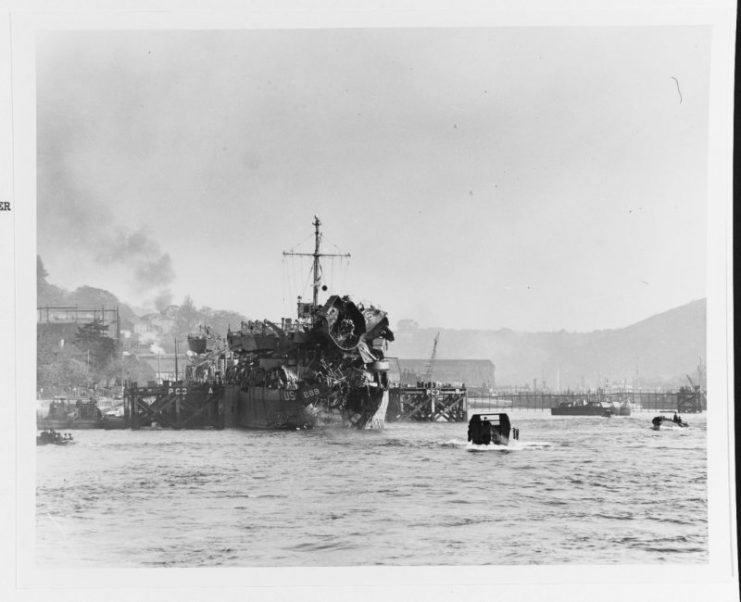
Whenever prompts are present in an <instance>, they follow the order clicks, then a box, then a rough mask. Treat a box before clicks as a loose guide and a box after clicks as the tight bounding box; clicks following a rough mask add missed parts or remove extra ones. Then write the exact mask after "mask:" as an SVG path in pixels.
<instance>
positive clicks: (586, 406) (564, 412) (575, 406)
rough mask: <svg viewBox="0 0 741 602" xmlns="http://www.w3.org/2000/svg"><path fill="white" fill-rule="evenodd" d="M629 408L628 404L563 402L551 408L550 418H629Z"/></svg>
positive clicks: (585, 401)
mask: <svg viewBox="0 0 741 602" xmlns="http://www.w3.org/2000/svg"><path fill="white" fill-rule="evenodd" d="M630 414H631V407H630V404H629V403H628V402H623V403H620V404H615V403H607V402H604V401H587V400H579V401H564V402H562V403H560V404H559V405H558V406H556V407H555V408H551V415H552V416H630Z"/></svg>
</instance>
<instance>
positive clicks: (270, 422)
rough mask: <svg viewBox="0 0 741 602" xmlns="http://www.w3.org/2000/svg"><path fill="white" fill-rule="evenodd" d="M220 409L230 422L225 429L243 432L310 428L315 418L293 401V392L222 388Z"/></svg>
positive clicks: (309, 411)
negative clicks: (231, 427) (222, 405)
mask: <svg viewBox="0 0 741 602" xmlns="http://www.w3.org/2000/svg"><path fill="white" fill-rule="evenodd" d="M224 407H225V411H226V414H227V416H228V415H229V414H230V413H231V414H232V416H231V420H229V422H230V423H231V424H228V425H227V426H233V427H238V428H245V429H269V430H283V429H300V428H312V427H313V426H314V425H315V423H316V415H315V414H314V413H312V412H311V409H310V408H308V407H306V406H304V405H303V404H302V403H300V402H299V401H298V400H297V395H296V392H295V391H291V390H286V389H270V388H267V387H248V388H247V389H246V390H243V389H242V388H241V387H240V386H239V385H226V386H225V387H224Z"/></svg>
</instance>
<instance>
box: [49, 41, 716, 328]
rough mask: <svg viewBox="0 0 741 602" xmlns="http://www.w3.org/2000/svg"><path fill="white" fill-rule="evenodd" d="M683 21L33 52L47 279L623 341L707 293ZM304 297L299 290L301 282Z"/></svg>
mask: <svg viewBox="0 0 741 602" xmlns="http://www.w3.org/2000/svg"><path fill="white" fill-rule="evenodd" d="M709 58H710V32H709V29H707V28H699V27H694V28H692V27H685V28H668V27H667V28H649V27H640V28H638V27H636V28H501V29H489V28H487V29H352V30H351V29H347V30H342V29H339V30H282V31H229V32H224V31H221V32H192V31H191V32H105V33H95V32H93V33H90V32H66V33H59V32H56V33H45V34H42V35H40V37H39V39H38V45H37V93H38V121H37V130H38V250H39V253H40V254H41V256H42V259H43V260H44V263H45V265H46V267H47V270H48V271H49V273H50V280H51V281H52V282H54V283H56V284H59V285H61V286H64V287H67V288H74V287H76V286H79V285H82V284H88V285H92V286H99V287H102V288H106V289H109V290H110V291H111V292H113V293H115V294H116V295H118V296H119V298H121V299H122V300H123V301H126V302H129V303H133V304H135V305H139V306H144V305H147V304H148V305H150V306H151V305H152V304H153V302H154V299H155V298H157V297H160V298H166V297H167V296H168V294H169V295H171V298H172V300H173V302H175V303H179V302H181V301H182V299H183V297H184V296H185V294H190V295H191V296H192V297H193V299H194V301H195V303H196V304H197V305H199V306H201V305H208V306H210V307H212V308H217V309H233V310H237V311H241V312H243V313H244V314H246V315H249V316H251V317H255V318H260V317H267V318H272V319H276V318H279V317H280V316H281V315H292V312H293V302H294V300H295V296H296V295H297V294H300V293H302V292H304V293H305V294H306V295H308V296H310V294H311V291H310V289H309V288H308V285H309V282H310V281H309V279H308V277H307V276H308V272H309V268H310V261H308V260H301V259H284V258H283V256H282V251H284V250H290V249H292V248H295V249H296V250H299V251H304V252H310V251H311V250H312V240H311V236H312V230H313V228H312V224H311V222H312V219H313V216H314V215H315V214H317V215H318V216H319V217H320V219H321V220H322V222H323V230H324V232H325V234H326V239H325V241H324V245H325V250H326V251H328V252H335V253H351V254H352V259H351V260H350V262H349V264H348V265H345V264H343V263H341V262H340V261H339V260H333V261H330V260H327V261H326V262H325V276H327V280H328V282H327V284H328V285H329V286H330V290H331V291H336V292H340V293H349V294H350V295H351V296H353V298H357V299H360V300H365V301H367V302H372V303H374V304H376V305H380V306H381V307H383V308H384V309H386V310H388V311H389V313H390V318H391V322H392V324H395V323H396V322H397V321H398V320H399V319H405V318H411V319H415V320H417V321H418V322H419V323H420V324H421V325H423V326H440V327H449V328H500V327H509V328H514V329H517V330H528V331H536V330H560V329H562V328H563V329H567V330H581V331H587V330H592V329H599V328H613V327H621V326H625V325H628V324H630V323H632V322H635V321H638V320H640V319H643V318H646V317H648V316H650V315H652V314H654V313H658V312H661V311H665V310H667V309H670V308H672V307H675V306H678V305H681V304H684V303H687V302H689V301H691V300H694V299H698V298H701V297H703V296H705V294H706V289H705V284H706V283H705V278H706V267H705V262H706V251H705V245H706V234H705V228H706V207H707V200H708V199H707V193H706V187H707V164H706V163H707V141H706V139H707V122H708V119H707V118H708V115H707V113H708V68H709ZM304 287H306V288H304Z"/></svg>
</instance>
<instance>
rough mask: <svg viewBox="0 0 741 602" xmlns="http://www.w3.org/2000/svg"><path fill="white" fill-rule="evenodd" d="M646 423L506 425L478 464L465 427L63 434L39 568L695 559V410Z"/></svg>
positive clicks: (44, 455) (634, 419) (53, 460)
mask: <svg viewBox="0 0 741 602" xmlns="http://www.w3.org/2000/svg"><path fill="white" fill-rule="evenodd" d="M652 416H653V415H652V414H646V413H643V414H641V413H638V414H634V415H633V416H631V417H614V418H601V417H551V416H549V415H547V414H546V413H543V412H531V413H527V412H519V413H510V418H511V419H512V423H513V426H515V427H518V428H519V429H520V440H519V441H513V442H511V443H510V446H509V447H507V448H499V449H494V450H487V451H481V452H473V451H471V450H470V448H469V446H468V444H467V441H466V428H467V425H466V424H465V423H451V424H448V423H434V424H431V423H391V424H387V425H386V428H385V429H384V430H383V431H381V432H368V431H366V432H358V431H353V430H347V429H341V428H337V427H327V428H317V429H314V430H310V431H293V432H269V431H266V432H262V431H242V430H224V431H215V430H210V431H208V430H203V431H197V430H189V431H188V430H184V431H171V430H140V431H129V430H118V431H103V430H86V431H74V433H73V434H74V438H75V444H73V445H68V446H53V445H49V446H43V447H38V448H37V456H36V459H37V490H36V525H37V532H36V563H37V566H39V567H42V568H47V567H60V568H61V567H65V568H67V567H70V568H71V567H81V568H82V567H109V568H128V567H168V566H176V567H198V566H233V567H237V566H239V567H252V566H278V567H279V566H347V565H379V564H380V565H407V566H408V565H485V564H493V565H513V564H564V563H568V564H621V563H626V564H628V563H629V564H636V563H640V564H646V563H681V564H687V563H705V562H707V561H708V515H707V454H706V428H705V427H706V418H705V415H704V414H703V415H688V416H684V418H685V419H686V420H687V421H688V422H689V423H690V425H691V427H690V428H689V429H682V430H669V431H653V430H651V429H650V428H649V426H650V422H651V417H652Z"/></svg>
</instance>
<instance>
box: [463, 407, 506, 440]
mask: <svg viewBox="0 0 741 602" xmlns="http://www.w3.org/2000/svg"><path fill="white" fill-rule="evenodd" d="M513 430H514V433H513V434H514V437H513V438H514V439H517V438H518V429H512V428H511V425H510V422H509V416H507V414H495V413H487V414H474V415H473V416H471V420H470V421H469V422H468V440H469V441H471V442H472V443H474V444H475V445H489V444H490V443H494V444H496V445H508V444H509V439H510V433H511V432H512V431H513Z"/></svg>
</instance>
